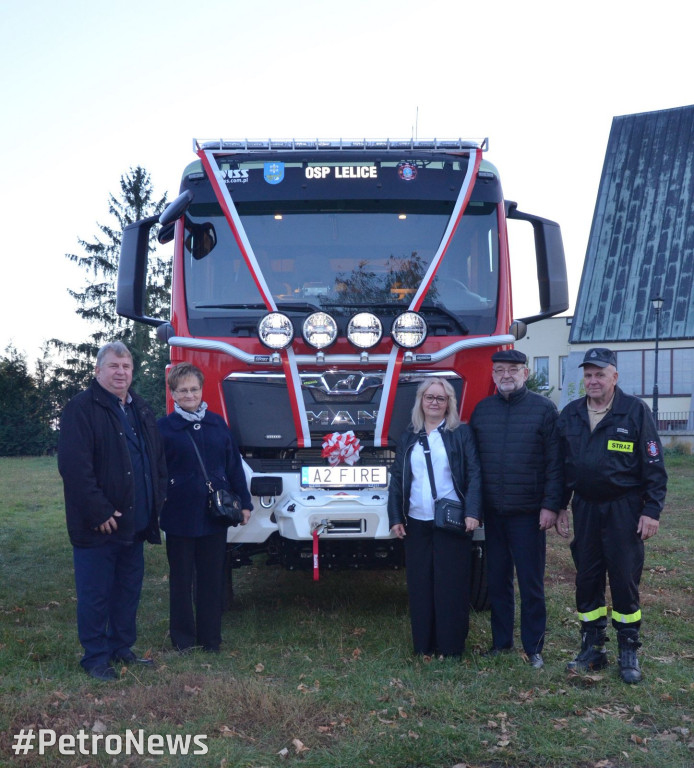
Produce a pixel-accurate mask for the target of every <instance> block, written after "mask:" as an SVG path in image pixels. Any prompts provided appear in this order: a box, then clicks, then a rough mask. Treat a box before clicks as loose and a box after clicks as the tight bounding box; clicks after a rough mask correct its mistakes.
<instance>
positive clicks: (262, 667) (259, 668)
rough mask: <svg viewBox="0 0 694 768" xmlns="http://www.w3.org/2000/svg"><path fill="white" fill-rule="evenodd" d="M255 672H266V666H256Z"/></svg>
mask: <svg viewBox="0 0 694 768" xmlns="http://www.w3.org/2000/svg"><path fill="white" fill-rule="evenodd" d="M255 671H256V672H264V671H265V665H264V664H256V665H255Z"/></svg>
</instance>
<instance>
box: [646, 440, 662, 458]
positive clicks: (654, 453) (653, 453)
mask: <svg viewBox="0 0 694 768" xmlns="http://www.w3.org/2000/svg"><path fill="white" fill-rule="evenodd" d="M646 453H648V455H649V456H650V457H651V458H652V459H655V458H657V457H658V456H659V455H660V449H659V448H658V443H656V441H655V440H651V441H650V442H649V443H648V444H647V445H646Z"/></svg>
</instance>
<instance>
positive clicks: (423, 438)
mask: <svg viewBox="0 0 694 768" xmlns="http://www.w3.org/2000/svg"><path fill="white" fill-rule="evenodd" d="M191 440H192V438H191ZM419 442H420V443H421V445H422V448H423V450H424V459H425V461H426V463H427V472H428V473H429V485H430V486H431V495H432V496H433V497H434V501H436V483H435V482H434V467H433V466H432V463H431V449H430V448H429V439H428V438H427V433H426V432H424V431H422V432H420V433H419Z"/></svg>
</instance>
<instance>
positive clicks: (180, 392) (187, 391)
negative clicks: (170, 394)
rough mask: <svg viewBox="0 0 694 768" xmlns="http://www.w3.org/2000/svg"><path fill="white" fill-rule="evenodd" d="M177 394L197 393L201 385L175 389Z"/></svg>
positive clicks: (200, 390) (200, 389)
mask: <svg viewBox="0 0 694 768" xmlns="http://www.w3.org/2000/svg"><path fill="white" fill-rule="evenodd" d="M174 392H176V394H177V395H198V394H200V392H202V387H191V388H190V389H176V390H174Z"/></svg>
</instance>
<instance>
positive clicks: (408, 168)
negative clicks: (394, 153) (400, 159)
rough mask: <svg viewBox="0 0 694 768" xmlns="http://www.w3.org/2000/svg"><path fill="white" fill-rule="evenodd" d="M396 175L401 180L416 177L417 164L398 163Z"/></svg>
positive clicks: (412, 179)
mask: <svg viewBox="0 0 694 768" xmlns="http://www.w3.org/2000/svg"><path fill="white" fill-rule="evenodd" d="M398 176H399V177H400V178H401V179H402V180H403V181H414V180H415V179H416V178H417V166H416V165H414V163H400V165H398Z"/></svg>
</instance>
